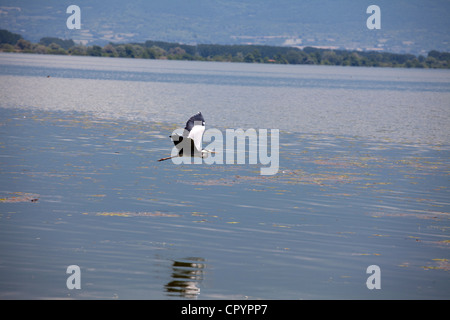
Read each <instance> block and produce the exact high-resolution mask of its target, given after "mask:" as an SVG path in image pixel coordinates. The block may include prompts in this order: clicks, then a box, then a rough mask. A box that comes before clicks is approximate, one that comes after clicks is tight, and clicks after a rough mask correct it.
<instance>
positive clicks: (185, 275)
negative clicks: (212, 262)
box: [165, 257, 206, 299]
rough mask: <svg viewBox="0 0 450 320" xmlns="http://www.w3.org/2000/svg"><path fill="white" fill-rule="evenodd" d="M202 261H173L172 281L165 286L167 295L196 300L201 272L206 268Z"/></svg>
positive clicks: (201, 278) (197, 259) (191, 259)
mask: <svg viewBox="0 0 450 320" xmlns="http://www.w3.org/2000/svg"><path fill="white" fill-rule="evenodd" d="M204 261H205V259H203V258H199V257H189V258H186V259H182V260H178V261H173V264H172V275H171V276H172V281H170V282H169V283H168V284H166V285H165V289H166V292H167V295H169V296H175V297H182V298H191V299H192V298H196V297H197V296H198V295H199V294H200V288H199V287H198V284H199V283H200V282H201V281H202V280H203V270H204V269H205V267H206V264H205V263H204Z"/></svg>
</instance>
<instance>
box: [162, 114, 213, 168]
mask: <svg viewBox="0 0 450 320" xmlns="http://www.w3.org/2000/svg"><path fill="white" fill-rule="evenodd" d="M204 132H205V119H204V118H203V115H202V113H201V112H199V113H197V114H194V115H193V116H192V117H190V118H189V120H188V121H187V122H186V127H185V128H184V131H183V135H182V136H180V135H179V134H173V135H171V136H169V138H170V139H172V142H173V143H174V144H175V148H177V150H178V154H177V155H176V156H172V157H167V158H161V159H159V160H158V161H164V160H169V159H172V158H176V157H183V156H187V157H189V156H190V157H199V158H206V157H208V155H209V154H210V153H215V152H214V151H211V150H207V149H202V140H203V133H204Z"/></svg>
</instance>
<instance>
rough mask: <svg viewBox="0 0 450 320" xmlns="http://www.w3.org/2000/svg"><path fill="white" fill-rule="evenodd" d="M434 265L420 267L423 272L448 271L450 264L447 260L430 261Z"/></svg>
mask: <svg viewBox="0 0 450 320" xmlns="http://www.w3.org/2000/svg"><path fill="white" fill-rule="evenodd" d="M432 260H433V262H434V263H435V264H436V265H427V266H422V268H424V269H425V270H444V271H450V262H449V261H448V259H440V258H439V259H432Z"/></svg>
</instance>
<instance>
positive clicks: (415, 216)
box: [0, 54, 450, 299]
mask: <svg viewBox="0 0 450 320" xmlns="http://www.w3.org/2000/svg"><path fill="white" fill-rule="evenodd" d="M0 94H1V101H0V297H1V298H4V299H8V298H36V299H42V298H61V299H64V298H75V299H115V298H118V299H343V298H344V299H361V298H363V299H428V298H432V299H449V298H450V277H449V271H450V264H449V260H448V259H450V255H449V249H450V236H449V228H450V219H449V218H450V211H449V210H450V206H449V200H448V199H449V198H450V197H449V195H450V192H449V173H450V171H449V169H450V161H449V159H450V158H449V156H450V153H449V150H450V148H449V141H450V140H449V134H450V129H449V125H448V123H449V121H450V104H449V101H450V71H448V70H418V69H413V70H412V69H389V68H350V67H325V66H284V65H267V64H233V63H213V62H186V61H158V60H137V59H118V58H94V57H67V56H50V55H42V56H41V55H22V54H0ZM198 111H202V113H203V115H204V117H205V120H206V126H207V128H217V129H219V130H222V131H224V130H225V129H226V128H244V129H248V128H255V129H271V128H273V129H280V170H279V172H278V173H277V174H276V175H274V176H261V175H260V174H259V168H260V166H259V165H255V164H240V165H227V164H223V165H218V164H217V165H206V164H201V165H194V164H192V165H189V164H183V165H174V164H173V163H172V162H171V161H166V162H161V163H159V162H156V159H159V158H161V157H165V156H168V155H170V151H171V148H172V145H171V141H170V140H169V138H168V135H169V134H171V133H172V131H173V130H174V129H175V128H178V127H183V126H184V124H185V122H186V120H187V119H188V117H190V116H191V115H192V114H194V113H196V112H198ZM69 265H78V266H79V267H80V270H81V289H79V290H78V289H73V290H69V289H68V288H67V286H66V280H67V278H68V277H69V274H66V269H67V267H68V266H69ZM370 265H378V266H379V267H380V270H381V278H380V279H381V289H373V290H369V289H368V288H367V286H366V280H367V278H368V277H369V276H370V274H367V273H366V269H367V267H368V266H370Z"/></svg>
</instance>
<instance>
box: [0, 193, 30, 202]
mask: <svg viewBox="0 0 450 320" xmlns="http://www.w3.org/2000/svg"><path fill="white" fill-rule="evenodd" d="M12 194H14V196H10V197H6V198H0V203H17V202H37V201H38V200H39V195H38V194H34V193H25V192H13V193H12Z"/></svg>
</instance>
